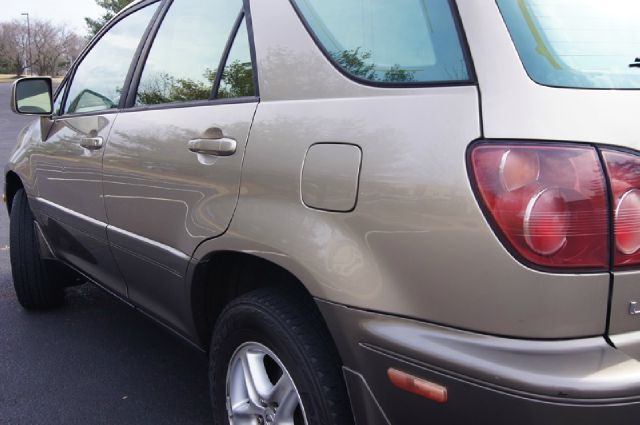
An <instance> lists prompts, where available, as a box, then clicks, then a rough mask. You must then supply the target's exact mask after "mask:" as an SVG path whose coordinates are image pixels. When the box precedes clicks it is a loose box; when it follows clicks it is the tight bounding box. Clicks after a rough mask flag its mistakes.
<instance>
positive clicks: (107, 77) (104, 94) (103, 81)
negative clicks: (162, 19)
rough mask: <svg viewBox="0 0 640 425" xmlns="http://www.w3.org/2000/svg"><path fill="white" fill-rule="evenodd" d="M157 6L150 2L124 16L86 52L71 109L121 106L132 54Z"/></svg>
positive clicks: (73, 89) (70, 99) (75, 81)
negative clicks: (149, 4)
mask: <svg viewBox="0 0 640 425" xmlns="http://www.w3.org/2000/svg"><path fill="white" fill-rule="evenodd" d="M157 7H158V6H157V3H156V4H153V5H151V6H147V7H145V8H144V9H141V10H139V11H137V12H134V13H133V14H131V15H129V16H127V17H125V18H124V19H122V20H121V21H120V22H118V23H117V24H115V25H114V26H113V27H112V28H111V29H110V30H109V31H108V32H107V33H106V34H105V35H104V36H103V37H102V38H101V39H100V40H99V41H98V43H97V44H96V45H95V46H94V47H93V48H92V49H91V51H90V52H89V53H88V54H87V56H85V58H84V59H83V60H82V62H81V63H80V65H79V66H78V68H77V70H76V73H75V76H74V77H73V82H72V83H71V87H70V89H69V95H68V97H67V108H66V111H67V112H68V113H73V112H93V111H104V110H109V109H115V108H117V107H118V104H119V103H120V98H121V96H122V89H123V87H124V83H125V80H126V78H127V73H128V72H129V67H130V66H131V62H132V60H133V56H134V54H135V52H136V50H137V48H138V45H139V44H140V40H141V38H142V35H143V34H144V32H145V30H146V28H147V26H148V25H149V22H150V21H151V18H152V17H153V14H154V13H155V11H156V8H157Z"/></svg>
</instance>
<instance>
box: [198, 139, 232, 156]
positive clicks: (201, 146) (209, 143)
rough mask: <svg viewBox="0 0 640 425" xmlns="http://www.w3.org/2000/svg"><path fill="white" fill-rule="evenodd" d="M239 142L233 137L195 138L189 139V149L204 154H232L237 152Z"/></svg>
mask: <svg viewBox="0 0 640 425" xmlns="http://www.w3.org/2000/svg"><path fill="white" fill-rule="evenodd" d="M237 149H238V143H237V142H236V141H235V140H233V139H228V138H226V137H223V138H221V139H193V140H190V141H189V150H190V151H191V152H195V153H199V154H202V155H213V156H231V155H233V154H234V153H236V150H237Z"/></svg>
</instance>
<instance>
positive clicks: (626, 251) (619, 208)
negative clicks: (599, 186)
mask: <svg viewBox="0 0 640 425" xmlns="http://www.w3.org/2000/svg"><path fill="white" fill-rule="evenodd" d="M602 156H603V158H604V161H605V163H606V166H607V171H608V173H609V179H610V180H611V191H612V192H613V193H612V197H613V205H612V207H613V220H614V226H613V227H614V233H615V242H616V243H615V253H614V264H615V266H616V267H624V266H635V265H638V264H640V157H638V156H636V155H633V154H629V153H625V152H619V151H612V150H603V151H602Z"/></svg>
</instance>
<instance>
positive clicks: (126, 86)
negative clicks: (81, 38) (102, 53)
mask: <svg viewBox="0 0 640 425" xmlns="http://www.w3.org/2000/svg"><path fill="white" fill-rule="evenodd" d="M165 1H166V0H144V1H141V2H140V3H137V4H135V5H133V6H131V7H129V8H127V9H125V10H124V11H123V12H122V13H120V14H118V15H116V16H115V17H113V18H112V19H111V20H110V21H109V22H107V23H106V24H105V25H104V27H103V28H102V29H101V30H100V31H99V32H98V34H96V36H95V37H94V38H93V40H91V42H90V43H89V44H88V45H87V46H86V47H85V48H84V50H83V51H82V53H80V56H78V59H76V61H75V62H74V64H73V66H72V67H71V69H70V70H69V72H67V75H66V77H65V78H64V79H63V80H62V82H61V83H60V87H64V89H65V92H64V94H63V99H62V105H63V108H64V112H63V113H62V114H61V115H55V116H54V118H55V119H56V120H59V119H67V118H74V117H83V116H95V115H112V114H117V113H118V112H119V111H121V110H122V109H123V107H124V101H125V98H126V96H121V97H120V103H119V104H118V107H117V108H114V109H108V110H104V111H94V112H78V113H76V112H73V113H67V110H66V108H67V100H68V99H67V97H68V95H69V89H70V88H71V86H72V85H73V81H74V79H75V76H76V71H77V69H78V67H79V66H80V65H81V64H82V62H83V61H84V59H85V58H86V56H87V55H88V54H89V52H91V51H92V50H93V48H94V47H95V46H96V44H98V43H99V42H100V40H102V37H104V36H105V34H106V33H107V32H108V31H110V30H111V29H112V28H113V27H114V26H115V25H116V24H118V23H119V22H120V21H122V20H123V19H125V18H127V17H129V16H130V15H132V14H133V13H136V12H138V11H139V10H142V9H144V8H145V7H147V6H151V5H152V4H155V3H159V4H158V8H157V10H156V12H155V13H154V15H153V16H152V18H151V20H150V21H149V24H148V25H147V28H146V29H145V31H144V33H143V35H142V37H141V39H140V42H138V46H137V48H136V51H135V53H134V55H133V57H132V59H131V63H130V64H129V70H128V71H127V75H126V76H125V80H124V82H123V86H122V89H123V92H126V93H128V91H129V85H130V83H131V76H132V73H133V70H134V69H135V68H134V67H135V64H136V63H137V62H138V60H139V56H140V53H141V51H142V46H143V45H144V41H145V40H146V39H147V37H148V35H149V31H150V30H151V28H152V27H153V25H154V24H155V22H156V21H157V19H158V16H159V14H160V11H161V10H162V9H163V7H164V5H163V3H164V2H165ZM66 83H68V84H67V85H66V86H65V84H66ZM56 94H57V92H56Z"/></svg>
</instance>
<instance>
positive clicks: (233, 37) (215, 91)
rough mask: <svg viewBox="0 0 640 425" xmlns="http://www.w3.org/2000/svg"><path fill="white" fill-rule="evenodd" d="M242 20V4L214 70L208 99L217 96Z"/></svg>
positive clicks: (213, 98)
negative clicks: (213, 79)
mask: <svg viewBox="0 0 640 425" xmlns="http://www.w3.org/2000/svg"><path fill="white" fill-rule="evenodd" d="M243 20H244V6H243V7H242V10H240V14H238V17H237V18H236V21H235V22H234V23H233V29H231V35H230V36H229V39H228V40H227V44H226V46H224V50H223V51H222V57H221V58H220V64H219V65H218V70H217V71H216V80H215V82H214V83H213V87H212V89H211V94H210V95H209V100H215V99H217V98H218V90H220V84H221V83H222V75H223V74H224V69H225V68H226V67H227V61H228V60H229V54H230V53H231V49H232V48H233V45H234V43H235V42H236V37H238V31H239V30H240V25H242V22H243Z"/></svg>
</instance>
